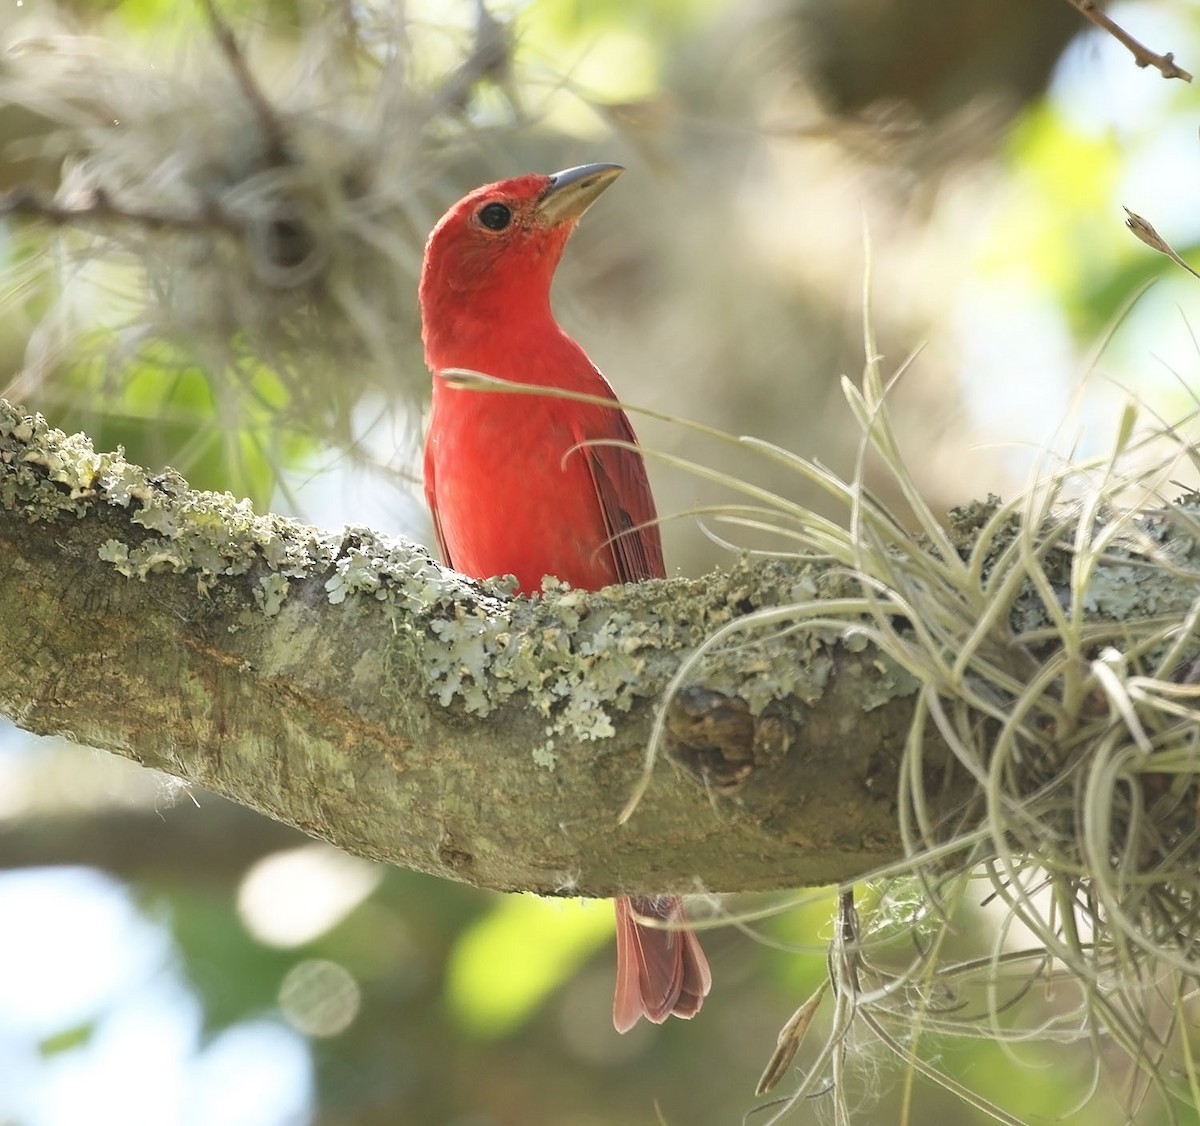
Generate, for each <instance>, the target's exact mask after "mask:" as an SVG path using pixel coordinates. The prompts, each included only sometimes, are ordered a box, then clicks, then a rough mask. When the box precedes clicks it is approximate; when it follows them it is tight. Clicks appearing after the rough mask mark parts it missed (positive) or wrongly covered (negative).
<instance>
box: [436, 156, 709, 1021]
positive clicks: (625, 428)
mask: <svg viewBox="0 0 1200 1126" xmlns="http://www.w3.org/2000/svg"><path fill="white" fill-rule="evenodd" d="M622 171H623V170H622V168H621V167H620V166H619V165H616V164H586V165H583V166H582V167H580V168H568V169H567V170H566V171H564V172H558V173H555V174H554V175H553V176H542V175H528V176H519V177H517V178H516V179H514V180H502V181H500V182H499V183H496V184H487V185H486V186H484V187H482V188H477V189H476V190H475V191H473V192H471V194H470V195H468V196H466V197H465V198H464V199H461V200H459V202H458V203H456V204H455V205H454V206H453V207H452V208H450V210H449V211H447V212H446V214H445V215H444V216H442V218H441V220H440V222H439V223H438V224H437V226H436V227H434V229H433V232H432V233H431V234H430V236H429V241H428V242H427V243H426V245H425V262H424V266H423V268H422V271H421V290H420V296H421V319H422V333H421V335H422V339H423V340H424V342H425V362H426V363H427V364H428V365H429V369H430V371H431V372H433V374H434V381H433V411H432V414H431V415H430V420H429V432H428V435H427V437H426V441H425V497H426V499H427V500H428V502H429V508H430V510H431V511H432V513H433V524H434V529H435V531H436V533H437V538H438V545H439V546H440V548H441V552H442V557H443V558H444V559H445V561H446V562H447V563H448V564H449V565H450V566H451V567H454V568H455V569H456V570H458V571H461V572H463V573H464V574H468V575H473V576H475V577H478V578H485V577H488V576H491V575H504V574H512V575H515V576H516V577H517V582H518V583H519V585H520V590H521V591H522V592H523V593H526V594H533V593H536V592H538V591H539V590H540V589H541V583H542V578H543V576H545V575H554V576H555V577H557V578H559V579H561V580H563V581H564V582H567V583H570V585H571V586H573V587H578V588H581V589H583V590H599V589H600V588H601V587H605V586H609V585H611V584H612V583H631V582H639V581H640V580H642V579H649V578H660V577H662V576H663V575H665V573H666V571H665V568H664V566H663V556H662V544H661V542H660V540H659V535H658V528H657V526H656V524H655V523H654V520H655V511H654V498H653V497H652V496H651V494H650V484H649V481H648V480H647V478H646V466H645V464H644V462H643V460H642V457H641V454H639V453H637V452H636V451H633V450H627V449H620V448H617V447H613V446H597V445H585V444H584V443H589V442H594V441H595V440H596V439H612V438H616V439H620V440H622V441H626V442H636V441H637V439H636V437H635V435H634V432H633V427H632V426H631V425H630V424H629V419H628V418H627V417H626V416H625V412H624V411H622V410H621V409H620V408H619V407H617V406H612V407H605V406H598V405H592V404H590V403H580V402H573V401H571V400H569V399H563V398H555V397H551V396H547V397H545V398H542V397H538V396H532V395H528V394H521V395H505V394H497V393H494V392H479V391H472V390H470V389H467V388H463V387H454V386H452V385H450V384H447V383H446V381H445V380H442V379H439V378H437V375H438V373H439V372H442V371H445V370H447V369H449V368H466V369H468V370H471V371H477V372H482V373H484V374H486V375H490V376H493V377H495V378H497V379H507V380H511V381H513V382H516V383H533V384H539V385H541V386H545V387H556V388H564V389H567V390H571V391H581V392H583V393H585V394H587V395H592V396H596V397H599V398H603V399H608V400H611V401H613V402H614V403H615V402H616V396H615V395H614V394H613V391H612V388H611V387H609V385H608V383H607V381H606V380H605V379H604V377H603V376H602V375H601V374H600V373H599V372H598V371H597V370H596V368H595V366H594V365H593V364H592V362H591V360H589V359H588V358H587V354H586V353H585V352H584V351H583V349H582V348H580V347H579V345H578V344H576V343H575V341H574V340H572V339H571V338H570V337H569V336H568V335H567V334H566V333H565V332H563V330H562V329H561V328H559V326H558V322H557V321H556V320H555V319H554V314H553V313H552V312H551V311H550V283H551V281H552V280H553V278H554V270H555V267H556V266H557V265H558V260H559V258H560V257H561V256H562V252H563V247H564V246H566V243H567V238H568V237H569V236H570V234H571V231H572V230H574V228H575V224H576V223H577V222H578V221H579V217H580V216H581V215H582V214H583V213H584V212H585V211H586V210H587V209H588V207H589V206H590V205H591V204H592V202H593V201H594V200H595V199H596V197H597V196H599V195H600V193H601V192H602V191H604V189H605V188H607V187H608V185H609V184H611V183H612V182H613V180H615V179H616V178H617V176H619V175H620V174H621V172H622ZM616 909H617V988H616V997H615V999H614V1001H613V1024H614V1025H615V1026H616V1028H617V1031H618V1032H626V1031H628V1030H629V1029H630V1028H632V1027H633V1025H634V1024H636V1023H637V1021H638V1018H639V1017H642V1016H645V1017H647V1018H648V1019H649V1020H651V1021H654V1022H655V1023H656V1024H661V1023H662V1022H663V1021H664V1020H666V1019H667V1017H668V1016H670V1015H671V1014H672V1013H673V1014H674V1015H675V1016H679V1017H691V1016H694V1015H695V1014H696V1013H697V1012H698V1011H699V1009H700V1005H701V1004H702V1003H703V1001H704V997H705V995H706V994H707V993H708V990H709V985H710V984H711V980H712V979H711V975H710V974H709V969H708V962H707V960H706V959H705V957H704V952H703V951H702V950H701V949H700V943H699V941H698V940H697V938H696V936H695V935H694V934H693V933H692V932H691V931H688V930H680V929H663V928H656V927H650V926H643V925H641V924H640V923H639V921H638V917H639V916H641V917H645V918H648V919H652V920H653V919H657V920H661V921H665V922H667V923H674V924H676V927H678V925H679V924H681V923H682V922H683V921H684V914H683V904H682V902H681V901H680V900H679V898H678V897H676V896H659V897H654V898H640V897H639V898H636V899H628V898H623V899H618V900H617V901H616Z"/></svg>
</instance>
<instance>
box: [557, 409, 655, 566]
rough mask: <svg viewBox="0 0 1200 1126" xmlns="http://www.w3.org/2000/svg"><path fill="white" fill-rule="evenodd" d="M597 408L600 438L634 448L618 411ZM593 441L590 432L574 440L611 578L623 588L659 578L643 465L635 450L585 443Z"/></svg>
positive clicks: (652, 515)
mask: <svg viewBox="0 0 1200 1126" xmlns="http://www.w3.org/2000/svg"><path fill="white" fill-rule="evenodd" d="M599 409H601V410H603V412H604V430H605V431H606V432H605V433H604V434H603V437H604V438H615V439H617V440H618V441H622V442H628V443H630V445H631V446H636V445H637V435H636V434H634V432H633V427H632V426H631V425H630V423H629V419H628V418H627V417H626V416H625V412H624V411H622V410H620V409H618V408H616V407H613V408H611V409H610V408H605V407H602V408H599ZM599 437H601V435H599V434H595V433H592V434H588V435H578V436H577V441H578V442H579V443H580V444H581V445H582V446H583V447H584V450H585V454H586V457H587V464H588V469H589V470H590V472H591V475H592V485H593V486H594V487H595V489H596V498H597V499H598V500H599V501H600V511H601V513H602V514H603V516H604V527H605V531H606V532H607V533H608V544H609V547H610V548H611V549H612V554H613V562H614V564H615V565H616V570H617V577H618V578H619V579H620V581H621V582H623V583H636V582H641V581H642V580H643V579H661V578H663V577H664V576H665V575H666V573H667V572H666V566H665V565H664V563H663V553H662V540H661V539H660V537H659V534H658V524H657V523H656V522H655V521H656V520H657V514H656V513H655V510H654V496H653V494H652V493H651V492H650V481H649V479H648V478H647V476H646V463H645V462H644V461H643V460H642V455H641V453H639V452H638V450H636V449H625V448H624V447H622V446H608V445H594V444H591V445H589V444H588V441H589V439H590V440H591V441H592V442H595V440H596V439H597V438H599Z"/></svg>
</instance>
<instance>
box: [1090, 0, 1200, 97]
mask: <svg viewBox="0 0 1200 1126" xmlns="http://www.w3.org/2000/svg"><path fill="white" fill-rule="evenodd" d="M1067 3H1068V4H1070V5H1071V7H1072V8H1075V9H1076V10H1077V11H1078V12H1079V14H1080V15H1082V16H1083V17H1084V18H1085V19H1087V20H1090V21H1091V22H1092V23H1094V24H1095V25H1096V26H1097V27H1098V28H1100V30H1101V31H1106V32H1108V34H1109V35H1111V36H1112V37H1113V38H1114V39H1115V40H1116V41H1117V42H1118V43H1120V44H1122V45H1123V46H1124V47H1126V48H1127V49H1128V50H1129V52H1130V54H1132V55H1133V61H1134V62H1135V63H1137V65H1138V66H1140V67H1148V66H1152V67H1154V69H1155V70H1157V71H1158V72H1159V74H1161V75H1162V76H1163V78H1182V79H1183V80H1184V82H1191V80H1192V76H1191V74H1189V73H1188V72H1187V71H1186V70H1184V69H1183V68H1182V67H1180V66H1176V64H1175V55H1174V53H1173V52H1171V51H1168V52H1167V53H1166V54H1165V55H1158V54H1155V52H1153V51H1151V50H1150V48H1149V47H1147V46H1145V45H1144V44H1142V43H1139V42H1138V41H1137V40H1136V39H1134V37H1133V36H1132V35H1130V34H1129V32H1127V31H1126V30H1125V29H1124V28H1123V27H1122V26H1121V25H1120V24H1118V23H1116V22H1115V21H1114V20H1112V19H1111V18H1110V17H1109V16H1108V15H1106V14H1105V13H1104V12H1103V11H1102V10H1101V9H1100V8H1098V7H1097V6H1096V0H1067Z"/></svg>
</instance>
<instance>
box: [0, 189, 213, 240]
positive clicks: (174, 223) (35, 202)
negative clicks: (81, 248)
mask: <svg viewBox="0 0 1200 1126" xmlns="http://www.w3.org/2000/svg"><path fill="white" fill-rule="evenodd" d="M6 215H24V216H28V217H30V218H34V219H44V220H45V221H46V222H48V223H54V224H57V225H58V226H63V227H69V226H76V225H79V224H81V223H82V222H84V221H86V220H89V219H101V220H116V221H118V222H124V223H132V224H134V225H137V226H141V227H148V228H151V229H154V230H177V231H192V232H198V231H211V230H231V229H232V227H231V225H230V224H229V223H228V222H227V221H226V220H225V219H224V218H223V217H222V216H221V215H220V214H219V213H218V212H217V211H215V210H213V211H206V212H203V213H197V214H192V215H185V214H182V213H174V214H171V213H167V212H164V211H133V210H130V209H129V208H127V207H122V206H121V205H120V204H118V203H114V202H113V200H112V199H111V198H110V197H109V195H108V193H107V192H105V191H104V190H103V189H101V188H93V189H92V190H91V191H89V192H88V193H87V194H86V198H85V200H84V201H83V202H81V203H77V204H70V205H64V204H61V203H56V202H55V201H54V200H52V199H45V198H44V197H42V196H39V195H38V194H37V193H35V192H34V191H32V190H31V189H29V188H13V189H12V191H9V192H5V193H3V194H0V216H6Z"/></svg>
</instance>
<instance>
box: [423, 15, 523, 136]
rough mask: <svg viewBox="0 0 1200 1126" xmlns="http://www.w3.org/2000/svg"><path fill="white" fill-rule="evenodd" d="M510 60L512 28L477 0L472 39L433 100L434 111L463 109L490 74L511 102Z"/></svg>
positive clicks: (512, 97)
mask: <svg viewBox="0 0 1200 1126" xmlns="http://www.w3.org/2000/svg"><path fill="white" fill-rule="evenodd" d="M511 63H512V29H511V28H510V26H509V25H508V24H506V23H503V22H502V21H500V20H498V19H496V17H495V16H493V15H492V13H491V12H490V11H489V10H488V7H487V4H486V2H485V0H477V12H476V19H475V43H474V46H473V47H472V48H471V53H470V54H469V55H468V56H467V58H466V59H464V60H463V62H462V65H461V66H459V67H458V69H457V70H455V71H454V73H453V74H451V75H450V77H449V78H447V79H446V81H445V82H444V83H443V84H442V87H441V89H439V90H438V91H437V93H436V94H435V96H434V100H433V108H434V112H437V113H440V112H442V110H445V109H450V110H458V111H462V110H465V109H466V107H467V104H468V103H469V101H470V99H471V91H472V90H473V89H474V88H475V86H476V85H477V84H478V83H479V82H481V81H482V80H483V79H486V78H490V79H491V80H492V81H493V82H495V83H496V85H497V86H500V87H501V88H502V89H504V91H505V94H506V96H507V97H508V99H509V101H510V102H514V104H515V101H514V95H513V93H512V91H511V90H510V89H508V87H509V85H510V83H509V82H508V81H507V79H508V78H509V67H510V65H511Z"/></svg>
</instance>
